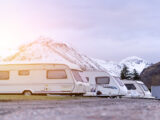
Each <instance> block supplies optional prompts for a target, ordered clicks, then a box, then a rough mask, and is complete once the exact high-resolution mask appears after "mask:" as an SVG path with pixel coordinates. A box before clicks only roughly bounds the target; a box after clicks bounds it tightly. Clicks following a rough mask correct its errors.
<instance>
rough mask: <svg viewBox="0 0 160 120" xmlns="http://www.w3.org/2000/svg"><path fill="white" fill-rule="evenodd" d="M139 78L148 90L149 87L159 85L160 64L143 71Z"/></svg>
mask: <svg viewBox="0 0 160 120" xmlns="http://www.w3.org/2000/svg"><path fill="white" fill-rule="evenodd" d="M140 77H141V80H142V81H143V82H144V83H145V84H146V85H147V87H148V88H151V85H154V86H157V85H160V62H159V63H156V64H153V65H151V66H150V67H148V68H146V69H144V70H143V71H142V73H141V75H140Z"/></svg>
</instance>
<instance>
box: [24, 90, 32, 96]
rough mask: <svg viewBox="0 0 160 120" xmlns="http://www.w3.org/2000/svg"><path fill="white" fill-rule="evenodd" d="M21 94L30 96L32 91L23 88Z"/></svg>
mask: <svg viewBox="0 0 160 120" xmlns="http://www.w3.org/2000/svg"><path fill="white" fill-rule="evenodd" d="M23 95H25V96H31V95H32V92H31V91H30V90H25V91H24V92H23Z"/></svg>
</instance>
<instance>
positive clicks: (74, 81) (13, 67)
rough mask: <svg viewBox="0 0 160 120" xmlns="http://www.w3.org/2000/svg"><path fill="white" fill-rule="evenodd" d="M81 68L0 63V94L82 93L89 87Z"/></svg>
mask: <svg viewBox="0 0 160 120" xmlns="http://www.w3.org/2000/svg"><path fill="white" fill-rule="evenodd" d="M81 72H82V71H81V69H80V68H79V67H77V66H68V65H65V64H57V63H19V64H17V63H16V64H14V63H7V64H0V94H25V95H31V94H62V95H64V94H69V95H81V94H85V93H86V92H87V91H89V88H90V87H89V84H88V83H87V82H86V80H85V79H83V77H82V74H81Z"/></svg>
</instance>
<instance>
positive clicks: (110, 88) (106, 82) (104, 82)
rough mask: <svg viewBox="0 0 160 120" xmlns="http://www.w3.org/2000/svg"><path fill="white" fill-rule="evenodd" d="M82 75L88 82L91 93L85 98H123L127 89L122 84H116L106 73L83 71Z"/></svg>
mask: <svg viewBox="0 0 160 120" xmlns="http://www.w3.org/2000/svg"><path fill="white" fill-rule="evenodd" d="M83 75H84V76H85V77H86V79H87V80H88V82H89V84H90V87H91V91H90V92H87V94H86V96H124V95H126V94H127V89H126V87H125V85H124V84H123V82H121V81H120V82H121V83H120V82H118V81H117V80H116V79H115V78H114V77H112V76H111V75H109V74H108V73H107V72H99V71H84V72H83Z"/></svg>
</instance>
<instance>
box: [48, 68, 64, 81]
mask: <svg viewBox="0 0 160 120" xmlns="http://www.w3.org/2000/svg"><path fill="white" fill-rule="evenodd" d="M47 78H48V79H66V78H67V74H66V72H65V70H48V71H47Z"/></svg>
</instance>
